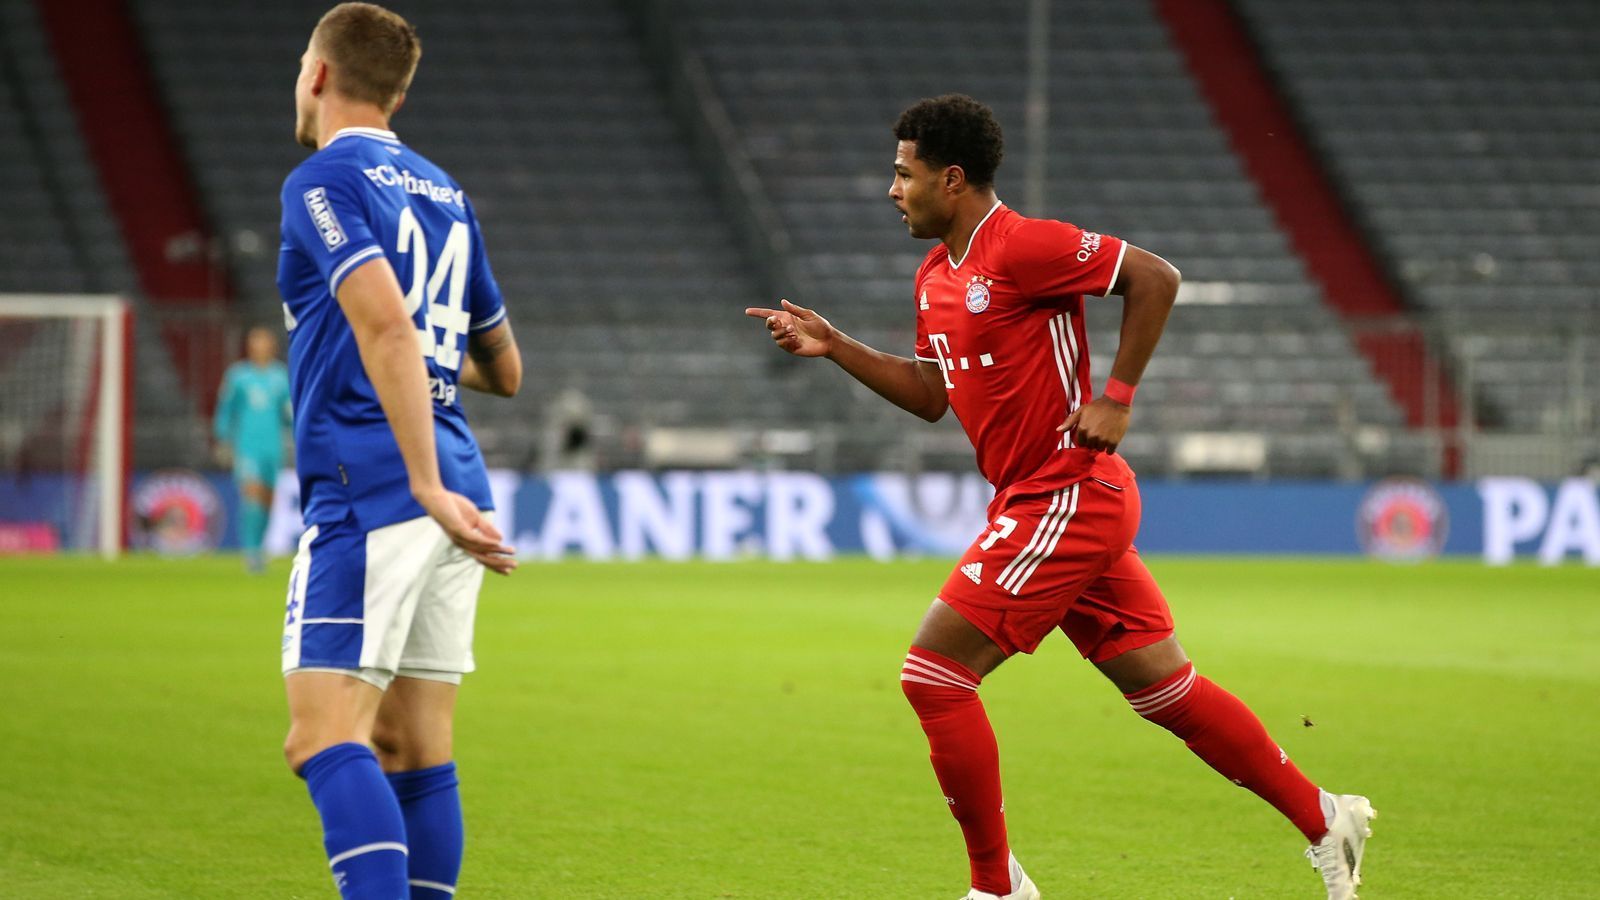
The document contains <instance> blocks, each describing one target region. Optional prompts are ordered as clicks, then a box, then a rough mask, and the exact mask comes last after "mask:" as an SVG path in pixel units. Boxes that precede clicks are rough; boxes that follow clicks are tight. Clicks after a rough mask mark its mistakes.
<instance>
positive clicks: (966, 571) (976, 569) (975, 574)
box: [961, 562, 983, 584]
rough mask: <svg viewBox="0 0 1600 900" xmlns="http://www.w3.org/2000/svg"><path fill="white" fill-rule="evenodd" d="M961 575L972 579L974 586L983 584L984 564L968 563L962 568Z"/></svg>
mask: <svg viewBox="0 0 1600 900" xmlns="http://www.w3.org/2000/svg"><path fill="white" fill-rule="evenodd" d="M961 574H963V575H965V576H967V577H968V578H971V579H972V583H973V584H983V563H981V562H970V563H967V564H966V565H964V566H962V567H961Z"/></svg>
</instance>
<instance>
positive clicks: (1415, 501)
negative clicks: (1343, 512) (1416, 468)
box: [1356, 478, 1450, 562]
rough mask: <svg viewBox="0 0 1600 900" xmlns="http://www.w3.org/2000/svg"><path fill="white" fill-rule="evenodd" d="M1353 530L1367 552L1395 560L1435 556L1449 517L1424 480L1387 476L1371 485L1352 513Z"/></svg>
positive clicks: (1442, 504) (1447, 531) (1437, 496)
mask: <svg viewBox="0 0 1600 900" xmlns="http://www.w3.org/2000/svg"><path fill="white" fill-rule="evenodd" d="M1356 532H1357V534H1358V535H1359V536H1360V538H1361V543H1362V546H1363V547H1365V549H1366V551H1367V553H1368V554H1370V555H1372V556H1376V557H1378V558H1379V559H1387V560H1391V561H1396V562H1414V561H1418V560H1424V559H1430V558H1432V557H1435V556H1438V555H1439V551H1441V550H1443V549H1444V542H1445V538H1446V537H1448V536H1449V533H1450V516H1449V512H1448V510H1447V509H1446V507H1445V505H1444V499H1443V498H1442V497H1440V496H1439V493H1438V491H1435V490H1434V489H1433V488H1432V487H1431V486H1430V485H1428V484H1427V483H1426V482H1422V481H1417V480H1414V479H1410V478H1390V479H1388V480H1386V481H1380V482H1378V483H1377V484H1376V485H1373V487H1372V489H1371V490H1370V491H1368V492H1367V496H1366V497H1365V499H1363V500H1362V501H1361V508H1360V510H1359V511H1358V512H1357V513H1356Z"/></svg>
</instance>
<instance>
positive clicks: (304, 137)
mask: <svg viewBox="0 0 1600 900" xmlns="http://www.w3.org/2000/svg"><path fill="white" fill-rule="evenodd" d="M316 70H317V59H316V57H315V56H313V55H312V53H311V45H310V44H307V45H306V52H304V53H302V54H300V77H299V78H296V79H295V82H294V139H295V140H296V141H299V142H300V145H301V146H302V147H310V148H311V149H312V150H315V149H317V98H316V96H315V95H314V94H312V93H311V82H312V80H313V79H314V77H315V75H316Z"/></svg>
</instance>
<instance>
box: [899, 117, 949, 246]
mask: <svg viewBox="0 0 1600 900" xmlns="http://www.w3.org/2000/svg"><path fill="white" fill-rule="evenodd" d="M889 199H890V200H893V201H894V205H895V208H896V209H898V210H900V213H901V221H903V222H905V223H906V230H907V231H910V232H911V236H912V237H914V238H937V237H943V236H944V233H945V232H946V231H948V230H949V229H950V219H951V211H950V203H949V199H950V198H949V196H948V193H947V192H946V191H945V190H944V171H943V170H942V169H936V168H934V167H932V166H930V165H928V164H927V162H925V161H923V160H920V159H917V143H916V141H901V142H900V144H899V146H898V147H896V148H895V152H894V182H893V183H892V184H891V185H890V186H889Z"/></svg>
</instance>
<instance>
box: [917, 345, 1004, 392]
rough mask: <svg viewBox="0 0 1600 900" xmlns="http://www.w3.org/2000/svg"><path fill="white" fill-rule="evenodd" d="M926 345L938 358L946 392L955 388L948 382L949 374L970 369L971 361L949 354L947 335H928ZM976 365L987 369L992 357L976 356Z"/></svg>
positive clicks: (990, 355) (984, 354) (982, 354)
mask: <svg viewBox="0 0 1600 900" xmlns="http://www.w3.org/2000/svg"><path fill="white" fill-rule="evenodd" d="M928 343H929V344H932V345H933V354H934V355H935V356H937V357H939V374H941V375H943V376H944V386H945V389H946V390H951V389H953V388H955V383H954V382H952V381H951V380H950V373H951V372H954V371H955V370H956V369H960V370H962V371H963V372H964V371H966V370H968V369H970V368H972V360H971V359H970V358H969V357H965V356H953V355H951V353H950V336H949V335H948V334H930V335H928ZM978 365H979V367H981V368H988V367H989V366H992V365H994V355H993V354H990V353H980V354H978Z"/></svg>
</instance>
